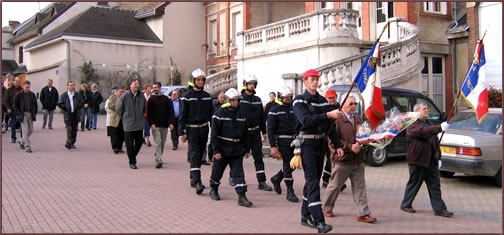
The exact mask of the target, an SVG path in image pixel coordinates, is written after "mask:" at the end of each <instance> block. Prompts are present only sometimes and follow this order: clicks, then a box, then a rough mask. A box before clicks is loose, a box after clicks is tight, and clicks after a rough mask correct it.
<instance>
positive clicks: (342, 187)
mask: <svg viewBox="0 0 504 235" xmlns="http://www.w3.org/2000/svg"><path fill="white" fill-rule="evenodd" d="M346 188H347V186H346V184H343V186H341V189H340V192H343V190H345V189H346Z"/></svg>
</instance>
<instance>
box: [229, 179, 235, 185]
mask: <svg viewBox="0 0 504 235" xmlns="http://www.w3.org/2000/svg"><path fill="white" fill-rule="evenodd" d="M229 185H231V186H233V187H234V186H235V185H236V183H235V182H234V181H233V178H232V177H229Z"/></svg>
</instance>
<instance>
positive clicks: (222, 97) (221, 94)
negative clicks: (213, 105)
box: [217, 91, 225, 104]
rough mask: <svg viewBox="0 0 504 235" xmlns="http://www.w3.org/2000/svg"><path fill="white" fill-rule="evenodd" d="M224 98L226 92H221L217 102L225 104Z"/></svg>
mask: <svg viewBox="0 0 504 235" xmlns="http://www.w3.org/2000/svg"><path fill="white" fill-rule="evenodd" d="M224 97H225V95H224V91H221V92H220V93H219V95H218V96H217V102H219V104H224Z"/></svg>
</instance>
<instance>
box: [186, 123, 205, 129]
mask: <svg viewBox="0 0 504 235" xmlns="http://www.w3.org/2000/svg"><path fill="white" fill-rule="evenodd" d="M207 125H208V122H205V123H203V124H199V125H192V124H187V127H193V128H198V127H204V126H207Z"/></svg>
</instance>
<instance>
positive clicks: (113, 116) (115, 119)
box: [106, 94, 121, 127]
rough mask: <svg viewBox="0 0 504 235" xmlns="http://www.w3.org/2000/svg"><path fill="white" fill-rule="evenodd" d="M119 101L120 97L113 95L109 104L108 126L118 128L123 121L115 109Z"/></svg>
mask: <svg viewBox="0 0 504 235" xmlns="http://www.w3.org/2000/svg"><path fill="white" fill-rule="evenodd" d="M118 99H119V97H118V96H116V95H115V94H113V95H111V96H110V97H109V99H108V102H107V107H106V108H107V109H108V113H107V114H108V119H107V126H111V127H117V126H119V122H120V121H121V117H120V116H119V115H118V114H117V113H116V111H115V107H116V103H117V100H118Z"/></svg>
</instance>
